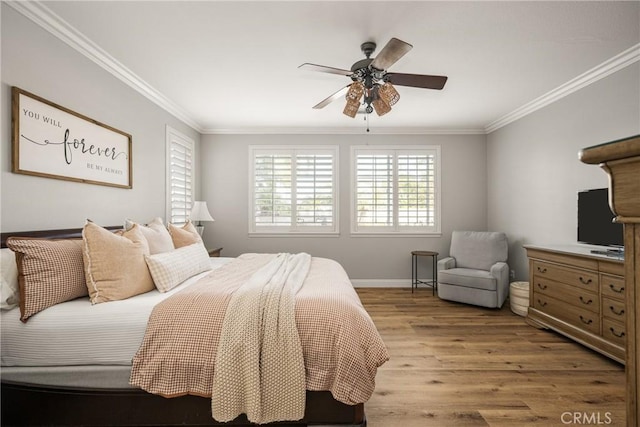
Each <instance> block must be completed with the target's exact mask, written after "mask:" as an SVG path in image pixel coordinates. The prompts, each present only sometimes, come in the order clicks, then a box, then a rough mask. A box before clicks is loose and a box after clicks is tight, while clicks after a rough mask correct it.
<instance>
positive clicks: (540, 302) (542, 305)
mask: <svg viewBox="0 0 640 427" xmlns="http://www.w3.org/2000/svg"><path fill="white" fill-rule="evenodd" d="M538 304H540V306H541V307H546V306H547V302H546V301H540V299H539V298H538Z"/></svg>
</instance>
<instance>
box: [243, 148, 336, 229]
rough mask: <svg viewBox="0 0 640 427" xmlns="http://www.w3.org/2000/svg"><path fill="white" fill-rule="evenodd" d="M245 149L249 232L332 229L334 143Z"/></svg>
mask: <svg viewBox="0 0 640 427" xmlns="http://www.w3.org/2000/svg"><path fill="white" fill-rule="evenodd" d="M249 150H250V156H249V157H250V159H251V165H250V166H251V181H250V185H251V189H250V193H251V194H252V198H251V212H250V232H252V233H301V232H302V233H335V232H337V217H336V214H337V208H336V206H337V197H336V195H337V173H336V172H337V171H336V166H335V165H336V164H337V156H338V154H337V148H336V147H304V148H303V147H282V146H278V147H273V146H251V147H249Z"/></svg>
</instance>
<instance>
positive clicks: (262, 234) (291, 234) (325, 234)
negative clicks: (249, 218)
mask: <svg viewBox="0 0 640 427" xmlns="http://www.w3.org/2000/svg"><path fill="white" fill-rule="evenodd" d="M249 237H250V238H253V237H258V238H260V237H307V238H308V237H340V233H339V232H333V231H332V232H316V233H309V232H306V231H300V232H295V231H291V232H287V233H283V232H280V233H271V232H253V233H249Z"/></svg>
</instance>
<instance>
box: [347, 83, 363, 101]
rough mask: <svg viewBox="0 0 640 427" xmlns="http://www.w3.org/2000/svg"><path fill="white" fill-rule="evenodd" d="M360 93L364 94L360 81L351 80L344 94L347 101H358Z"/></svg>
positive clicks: (360, 96)
mask: <svg viewBox="0 0 640 427" xmlns="http://www.w3.org/2000/svg"><path fill="white" fill-rule="evenodd" d="M362 95H364V85H363V84H362V83H361V82H353V83H352V84H351V86H349V91H348V92H347V95H346V98H347V102H356V103H360V98H362Z"/></svg>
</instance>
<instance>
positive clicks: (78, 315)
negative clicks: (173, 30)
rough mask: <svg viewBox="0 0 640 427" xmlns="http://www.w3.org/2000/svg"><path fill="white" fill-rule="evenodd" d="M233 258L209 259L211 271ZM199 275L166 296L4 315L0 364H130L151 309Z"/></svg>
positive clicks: (14, 311) (83, 302) (78, 301)
mask: <svg viewBox="0 0 640 427" xmlns="http://www.w3.org/2000/svg"><path fill="white" fill-rule="evenodd" d="M232 259H233V258H223V257H221V258H211V264H212V267H213V268H214V269H216V268H219V267H221V266H222V265H224V264H226V263H227V262H229V261H231V260H232ZM209 273H210V271H208V272H204V273H201V274H198V275H196V276H194V277H192V278H190V279H188V280H186V281H185V282H184V283H182V284H181V285H179V286H177V287H175V288H174V289H172V290H171V291H169V292H167V293H164V294H163V293H160V292H158V291H157V290H154V291H151V292H147V293H145V294H142V295H138V296H135V297H132V298H129V299H126V300H123V301H113V302H108V303H102V304H96V305H91V303H90V302H89V298H88V297H86V298H79V299H76V300H73V301H68V302H65V303H62V304H58V305H55V306H53V307H50V308H47V309H46V310H44V311H42V312H40V313H38V314H36V315H35V316H33V317H30V318H29V320H28V321H27V323H22V322H21V321H20V309H19V308H14V309H12V310H8V311H2V314H1V317H0V322H1V326H0V328H1V329H0V331H1V338H2V342H1V345H0V346H1V364H2V366H3V367H9V366H69V365H128V366H130V365H131V359H132V358H133V356H134V355H135V353H136V351H137V350H138V347H139V346H140V343H141V342H142V339H143V337H144V332H145V329H146V326H147V321H148V320H149V316H150V314H151V311H152V310H153V307H154V306H155V305H156V304H158V303H159V302H161V301H162V300H164V299H165V298H167V297H169V296H170V295H172V294H174V293H176V292H179V291H180V290H182V289H184V288H185V287H187V286H190V285H192V284H193V283H195V282H197V281H198V279H200V278H201V277H203V276H206V275H207V274H209Z"/></svg>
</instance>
